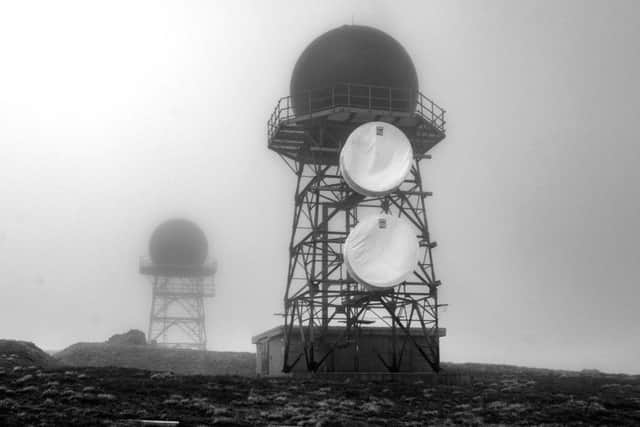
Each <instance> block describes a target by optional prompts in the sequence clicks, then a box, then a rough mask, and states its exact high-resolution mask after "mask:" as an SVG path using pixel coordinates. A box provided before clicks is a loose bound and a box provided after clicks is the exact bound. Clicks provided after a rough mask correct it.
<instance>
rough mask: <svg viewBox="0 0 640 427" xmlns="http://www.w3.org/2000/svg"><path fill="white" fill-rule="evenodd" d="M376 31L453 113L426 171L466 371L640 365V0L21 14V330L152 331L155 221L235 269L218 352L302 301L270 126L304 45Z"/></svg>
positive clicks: (1, 101)
mask: <svg viewBox="0 0 640 427" xmlns="http://www.w3.org/2000/svg"><path fill="white" fill-rule="evenodd" d="M351 22H355V23H356V24H361V25H370V26H374V27H376V28H379V29H381V30H383V31H385V32H387V33H389V34H390V35H392V36H393V37H394V38H396V39H397V40H398V41H399V42H400V43H401V44H403V45H404V46H405V48H406V49H407V51H408V52H409V54H410V55H411V56H412V58H413V61H414V63H415V65H416V68H417V71H418V76H419V81H420V87H421V90H422V92H423V93H425V94H426V95H427V96H429V97H431V98H432V99H434V101H436V102H437V103H438V104H440V105H441V106H442V107H444V108H445V109H446V110H447V112H448V132H447V138H446V139H445V140H444V142H442V143H440V144H439V146H437V147H436V148H435V149H434V150H433V152H432V154H433V160H431V161H428V163H426V164H425V168H424V174H425V186H426V190H428V191H433V192H434V197H432V198H430V199H429V201H428V202H429V209H430V211H429V220H430V226H431V231H432V236H433V237H434V238H435V240H437V241H438V243H439V246H438V248H437V249H436V250H435V251H434V256H435V263H436V272H437V274H438V276H439V278H440V279H441V280H442V282H443V286H442V288H441V300H442V301H443V302H445V303H449V304H450V306H449V308H448V310H447V312H446V313H443V315H442V320H441V324H442V325H443V326H445V327H446V328H447V331H448V336H447V338H445V339H444V340H443V341H442V348H441V351H442V358H443V360H445V361H473V362H491V363H510V364H521V365H529V366H539V367H555V368H570V369H582V368H598V369H601V370H605V371H613V372H630V373H640V311H639V310H638V308H637V307H638V304H639V303H640V290H639V289H638V285H639V278H640V273H639V272H638V266H639V265H640V250H639V249H638V243H637V242H638V241H640V201H639V199H640V184H639V182H640V169H639V168H638V165H639V164H640V147H639V146H638V144H639V142H640V141H639V136H640V126H639V123H640V114H639V112H640V82H639V76H640V3H638V2H634V1H622V0H620V1H616V2H607V1H528V2H525V1H522V2H513V1H508V0H505V1H451V0H447V1H416V2H398V1H349V2H348V1H322V2H318V1H314V2H302V1H277V2H276V1H269V2H263V1H254V2H246V1H245V2H241V1H224V2H223V1H219V2H216V1H208V2H196V1H190V2H179V1H174V2H163V1H156V0H154V1H149V2H139V1H122V2H116V1H110V2H85V1H78V2H63V1H56V2H37V3H34V2H28V1H20V2H17V1H14V2H4V3H2V4H1V5H0V337H5V338H17V339H24V340H29V341H34V342H35V343H36V344H38V345H39V346H40V347H43V348H46V349H60V348H63V347H65V346H67V345H70V344H72V343H74V342H77V341H103V340H105V339H106V338H108V337H109V336H110V335H111V334H114V333H119V332H122V331H125V330H128V329H130V328H138V329H142V330H144V331H146V329H147V325H148V314H149V304H150V293H151V289H150V286H149V283H148V281H147V280H146V279H145V278H144V277H142V276H141V275H140V274H138V259H139V257H140V256H142V255H146V252H147V242H148V238H149V235H150V233H151V232H152V231H153V228H154V227H155V226H156V225H157V224H158V223H159V222H160V221H162V220H164V219H166V218H170V217H175V216H185V217H187V218H190V219H193V220H194V221H196V222H197V223H198V224H199V225H200V226H201V227H202V228H203V229H204V231H205V233H206V234H207V236H208V237H209V240H210V242H211V245H212V246H213V251H214V253H215V257H216V258H217V259H218V264H219V272H218V274H217V278H216V287H217V291H216V296H215V298H214V299H212V300H211V301H209V303H208V311H207V327H208V338H209V348H210V349H212V350H240V351H253V350H254V349H253V347H252V345H251V336H252V335H254V334H257V333H259V332H261V331H263V330H265V329H267V328H269V327H272V326H275V325H277V324H278V322H279V318H277V317H275V316H273V314H274V313H277V312H280V311H281V310H282V297H283V292H284V285H285V278H286V267H287V246H288V240H289V233H290V227H291V221H292V213H293V200H292V197H293V192H294V185H295V179H294V175H293V174H292V173H291V171H290V170H289V169H288V168H287V167H286V165H285V164H284V162H282V160H280V159H279V158H278V156H277V155H276V154H274V153H273V152H270V151H269V150H267V140H266V135H265V133H266V121H267V119H268V117H269V115H270V113H271V111H272V109H273V107H274V106H275V104H276V101H277V100H278V98H280V97H281V96H285V95H287V94H288V88H289V79H290V73H291V71H292V69H293V66H294V64H295V62H296V60H297V58H298V55H299V54H300V53H301V52H302V50H303V49H304V48H305V47H306V45H307V44H308V43H309V42H311V41H312V40H313V39H314V38H315V37H317V36H319V35H320V34H322V33H323V32H325V31H328V30H330V29H332V28H335V27H337V26H340V25H343V24H349V23H351Z"/></svg>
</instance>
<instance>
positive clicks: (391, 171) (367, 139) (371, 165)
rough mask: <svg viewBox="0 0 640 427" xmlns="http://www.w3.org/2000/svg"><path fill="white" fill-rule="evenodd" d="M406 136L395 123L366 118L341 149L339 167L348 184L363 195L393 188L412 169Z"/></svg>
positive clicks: (410, 152)
mask: <svg viewBox="0 0 640 427" xmlns="http://www.w3.org/2000/svg"><path fill="white" fill-rule="evenodd" d="M412 161H413V150H412V149H411V142H409V138H407V136H406V135H405V134H404V132H402V130H400V129H398V128H397V127H395V126H394V125H392V124H390V123H386V122H368V123H365V124H363V125H360V126H358V127H357V128H356V129H355V130H354V131H353V132H351V134H350V135H349V137H348V138H347V141H346V142H345V144H344V147H343V148H342V151H341V152H340V171H341V173H342V177H343V178H344V180H345V181H346V182H347V184H348V185H349V186H350V187H351V188H352V189H353V190H354V191H356V192H358V193H360V194H362V195H364V196H382V195H385V194H387V193H389V192H391V191H393V190H395V189H396V188H397V187H398V186H399V185H400V184H402V182H403V181H404V179H405V177H406V176H407V174H408V173H409V171H410V170H411V163H412Z"/></svg>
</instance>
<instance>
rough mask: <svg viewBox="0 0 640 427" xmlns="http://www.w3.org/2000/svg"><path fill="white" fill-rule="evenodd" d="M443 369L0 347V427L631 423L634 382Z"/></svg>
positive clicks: (637, 399) (495, 368)
mask: <svg viewBox="0 0 640 427" xmlns="http://www.w3.org/2000/svg"><path fill="white" fill-rule="evenodd" d="M105 357H106V356H105ZM184 360H187V359H184ZM242 363H245V362H242ZM444 371H445V373H444V374H443V376H440V377H439V378H440V379H439V381H438V382H439V384H435V383H433V382H432V381H431V380H430V379H429V378H422V379H420V378H419V377H413V378H412V379H410V380H404V381H389V380H387V381H364V380H357V379H354V378H348V377H343V378H334V379H332V380H330V379H326V378H324V379H323V378H319V377H316V378H277V379H266V378H256V377H255V376H229V375H227V376H208V375H176V374H174V373H169V372H157V371H150V370H143V369H134V368H123V367H80V366H74V367H71V366H64V365H63V364H62V363H61V362H60V361H59V360H57V359H54V358H51V357H50V356H48V355H47V354H46V353H44V352H42V351H41V350H40V349H38V348H37V347H36V346H34V345H33V344H31V343H24V342H15V341H13V342H12V341H3V340H0V425H2V426H4V425H8V426H12V425H15V426H26V425H50V426H61V425H78V426H80V425H82V426H86V425H121V426H125V425H143V422H142V420H164V421H176V422H179V425H180V426H205V425H229V426H233V425H236V426H238V425H247V426H248V425H311V426H367V425H407V426H423V425H451V424H458V425H558V426H559V425H611V426H619V425H629V426H631V425H640V376H627V375H608V374H602V373H599V372H597V371H585V372H566V371H565V372H562V371H552V370H545V369H531V368H518V367H513V366H499V365H480V364H465V365H459V364H458V365H453V364H445V366H444ZM164 425H169V424H164Z"/></svg>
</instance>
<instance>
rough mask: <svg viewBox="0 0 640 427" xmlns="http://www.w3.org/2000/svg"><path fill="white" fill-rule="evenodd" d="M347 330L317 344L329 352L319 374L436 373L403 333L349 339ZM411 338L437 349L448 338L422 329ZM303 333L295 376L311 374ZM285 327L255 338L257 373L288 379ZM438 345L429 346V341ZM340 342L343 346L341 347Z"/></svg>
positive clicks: (362, 331) (377, 330) (295, 350)
mask: <svg viewBox="0 0 640 427" xmlns="http://www.w3.org/2000/svg"><path fill="white" fill-rule="evenodd" d="M345 333H346V328H343V327H333V326H332V327H328V328H326V330H325V331H324V333H323V334H322V335H321V336H319V337H318V338H317V340H316V341H315V349H316V351H317V352H318V353H321V354H325V353H327V352H329V355H328V356H327V358H326V360H325V361H324V363H323V364H322V365H321V366H320V368H319V370H318V373H321V374H323V373H344V374H347V373H377V374H383V373H389V372H396V373H397V372H405V373H432V372H433V369H432V368H431V366H430V365H429V363H428V362H427V361H426V360H425V359H424V358H423V357H422V356H421V355H420V354H419V352H418V351H417V349H416V348H415V345H414V344H413V343H411V342H409V339H408V337H406V336H405V335H404V334H403V333H395V334H394V331H393V329H391V328H386V327H362V328H358V329H355V330H352V331H351V332H350V336H348V337H347V338H346V339H345ZM410 333H411V337H412V338H413V339H414V340H415V341H417V343H418V344H419V345H421V346H425V347H427V346H433V345H434V344H435V345H437V344H438V342H439V340H440V338H442V337H444V336H445V335H446V329H444V328H439V329H438V332H437V334H434V335H433V336H432V337H429V338H426V337H425V336H424V333H423V330H422V329H421V328H411V330H410ZM299 336H300V333H299V331H294V332H293V333H292V334H291V337H292V342H290V343H289V354H290V357H292V358H293V360H294V361H295V362H294V363H293V367H292V368H291V370H290V372H291V373H292V374H294V375H297V374H302V373H308V369H307V364H306V363H305V360H304V357H305V355H304V354H305V352H304V348H303V344H302V341H301V339H300V338H299ZM284 339H285V327H284V326H277V327H275V328H272V329H269V330H268V331H265V332H263V333H261V334H258V335H256V336H254V337H253V338H252V339H251V342H252V343H253V344H255V345H256V373H257V374H258V375H262V376H278V375H286V374H285V373H284V372H283V366H284V353H285V351H284V349H285V343H284ZM428 339H430V340H434V341H435V343H434V342H427V340H428ZM336 342H340V343H341V344H339V345H338V346H336V345H335V343H336Z"/></svg>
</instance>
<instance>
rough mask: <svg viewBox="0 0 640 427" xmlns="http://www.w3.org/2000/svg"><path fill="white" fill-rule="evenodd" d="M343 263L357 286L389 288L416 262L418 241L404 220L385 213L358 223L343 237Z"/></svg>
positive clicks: (408, 273)
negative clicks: (345, 237) (358, 284)
mask: <svg viewBox="0 0 640 427" xmlns="http://www.w3.org/2000/svg"><path fill="white" fill-rule="evenodd" d="M343 255H344V263H345V265H346V266H347V270H348V272H349V274H350V275H351V277H353V278H354V279H355V280H357V281H358V282H359V283H360V284H362V285H365V286H369V287H374V288H389V287H392V286H395V285H397V284H399V283H401V282H403V281H404V280H406V279H407V277H408V276H409V275H410V274H411V273H412V272H413V271H414V270H415V268H416V264H417V262H418V241H417V240H416V234H415V231H414V230H413V228H412V227H411V225H410V224H409V223H407V222H406V221H405V220H403V219H401V218H398V217H395V216H391V215H386V214H380V215H373V216H370V217H367V218H365V219H363V220H362V221H360V222H359V223H358V225H356V226H355V228H354V229H353V230H351V232H350V233H349V236H348V237H347V239H346V241H345V244H344V248H343Z"/></svg>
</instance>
